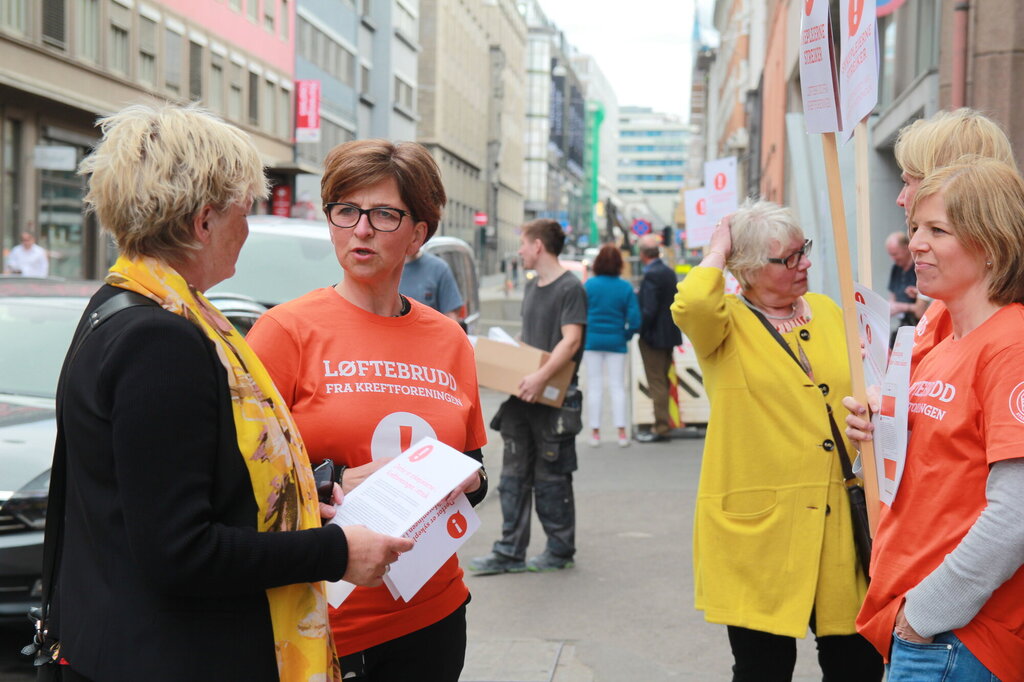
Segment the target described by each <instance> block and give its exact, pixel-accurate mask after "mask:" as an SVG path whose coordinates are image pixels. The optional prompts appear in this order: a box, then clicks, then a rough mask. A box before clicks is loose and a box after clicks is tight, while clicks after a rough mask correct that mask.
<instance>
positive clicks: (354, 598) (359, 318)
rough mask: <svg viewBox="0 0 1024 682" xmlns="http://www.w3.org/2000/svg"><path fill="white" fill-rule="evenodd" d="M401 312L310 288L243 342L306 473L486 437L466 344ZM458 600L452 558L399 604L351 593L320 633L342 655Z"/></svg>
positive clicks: (458, 335)
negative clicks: (304, 458)
mask: <svg viewBox="0 0 1024 682" xmlns="http://www.w3.org/2000/svg"><path fill="white" fill-rule="evenodd" d="M409 303H410V304H411V309H410V311H409V312H408V313H406V314H405V315H402V316H401V317H382V316H380V315H374V314H372V313H369V312H367V311H365V310H363V309H361V308H358V307H357V306H355V305H352V304H351V303H349V302H348V301H346V300H345V299H343V298H342V297H341V296H339V295H338V294H337V292H335V291H334V290H333V289H329V288H328V289H317V290H316V291H313V292H310V293H308V294H306V295H305V296H302V297H300V298H297V299H295V300H294V301H291V302H289V303H285V304H282V305H279V306H277V307H275V308H273V309H272V310H270V311H269V312H267V313H265V314H264V315H263V317H261V318H260V320H259V321H258V322H257V323H256V325H255V326H254V327H253V328H252V330H251V331H250V332H249V335H248V337H247V340H248V341H249V343H250V345H252V347H253V349H254V350H255V351H256V353H257V354H258V355H259V356H260V359H261V360H262V361H263V363H264V365H266V367H267V370H268V371H269V372H270V376H271V377H272V378H273V379H274V383H275V384H276V385H277V388H278V390H279V391H280V392H281V395H282V396H283V397H284V400H285V402H286V403H287V404H288V407H289V409H290V410H291V413H292V416H293V417H294V418H295V422H296V424H297V425H298V427H299V433H300V434H301V435H302V439H303V441H304V442H305V444H306V449H307V450H308V451H309V459H310V461H311V462H312V463H313V465H314V466H315V465H316V464H319V463H320V462H322V461H323V460H324V459H327V458H331V459H333V460H334V461H335V463H337V464H345V465H348V466H359V465H361V464H366V463H368V462H370V461H371V460H373V459H380V458H384V457H395V456H397V455H399V454H400V453H401V452H402V451H403V450H405V449H406V448H408V447H409V446H410V445H411V444H412V443H415V442H416V441H418V440H419V439H420V438H424V437H428V436H429V437H432V438H436V439H437V440H439V441H441V442H443V443H446V444H448V445H450V446H452V447H453V448H455V449H456V450H460V451H462V452H468V451H470V450H475V449H477V448H480V447H483V445H484V444H485V443H486V441H487V437H486V432H485V431H484V424H483V415H482V412H481V409H480V391H479V387H478V385H477V379H476V361H475V358H474V354H473V347H472V345H471V344H470V342H469V339H468V338H467V337H466V334H465V332H463V331H462V328H461V327H460V326H459V325H458V323H457V322H455V321H454V320H452V319H450V318H448V317H446V316H444V315H442V314H441V313H438V312H437V311H435V310H433V309H431V308H428V307H427V306H424V305H422V304H421V303H418V302H417V301H413V300H410V301H409ZM468 596H469V590H468V589H467V588H466V585H465V583H464V582H463V581H462V569H461V568H460V566H459V562H458V558H457V557H456V556H452V558H451V559H449V560H448V561H447V562H446V563H445V564H444V565H443V566H442V567H441V569H440V570H438V572H437V573H436V574H435V575H434V576H433V577H432V578H431V579H430V580H429V581H428V582H427V584H426V585H424V586H423V587H422V588H421V589H420V591H419V592H418V593H417V594H416V596H415V597H413V599H412V600H411V601H410V602H408V603H406V602H404V601H401V600H395V599H394V598H392V596H391V593H390V592H389V591H388V588H387V587H385V586H383V585H381V586H379V587H373V588H365V587H358V588H356V590H355V592H353V593H352V594H351V595H350V596H349V597H348V599H346V600H345V602H344V603H343V604H342V605H341V607H340V608H338V609H331V613H330V615H331V629H332V630H333V632H334V638H335V642H336V643H337V647H338V654H339V655H341V656H345V655H347V654H350V653H354V652H357V651H362V650H364V649H367V648H369V647H372V646H375V645H377V644H381V643H383V642H387V641H390V640H392V639H395V638H397V637H401V636H403V635H406V634H409V633H411V632H415V631H417V630H420V629H422V628H424V627H427V626H428V625H432V624H434V623H436V622H438V621H439V620H441V619H443V618H445V617H447V616H448V615H450V614H451V613H452V612H454V611H455V609H457V608H458V607H459V606H461V605H462V604H463V603H464V602H465V601H466V599H467V597H468Z"/></svg>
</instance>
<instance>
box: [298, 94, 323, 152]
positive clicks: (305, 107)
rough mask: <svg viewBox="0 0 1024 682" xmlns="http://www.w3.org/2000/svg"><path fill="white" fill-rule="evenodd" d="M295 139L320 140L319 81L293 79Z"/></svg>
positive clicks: (301, 140)
mask: <svg viewBox="0 0 1024 682" xmlns="http://www.w3.org/2000/svg"><path fill="white" fill-rule="evenodd" d="M295 141H296V142H319V141H320V81H295Z"/></svg>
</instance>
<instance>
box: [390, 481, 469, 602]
mask: <svg viewBox="0 0 1024 682" xmlns="http://www.w3.org/2000/svg"><path fill="white" fill-rule="evenodd" d="M478 528H480V517H479V516H477V515H476V511H475V510H474V509H473V505H471V504H470V503H469V500H468V499H466V496H465V495H459V497H458V498H457V499H456V500H455V503H454V504H449V502H448V500H442V501H441V502H440V503H439V504H438V505H437V506H435V507H434V508H433V509H431V510H430V511H429V512H427V513H426V514H425V515H424V516H423V518H421V519H420V520H419V521H417V522H416V525H414V526H413V527H412V528H410V529H409V531H408V532H407V533H406V534H405V537H407V538H409V539H410V540H412V541H413V542H415V543H416V545H415V546H414V547H413V548H412V550H411V551H409V552H406V553H404V554H403V555H402V556H401V557H399V558H398V561H396V562H395V563H393V564H391V569H390V570H389V571H388V573H387V575H385V576H384V582H385V584H387V586H388V589H389V590H391V594H392V595H393V596H394V595H395V594H396V593H397V596H396V597H395V598H396V599H398V598H399V597H400V598H402V599H404V600H405V601H409V600H410V599H412V598H413V597H414V596H415V595H416V593H417V592H419V590H420V588H421V587H423V586H424V585H426V584H427V581H428V580H430V578H431V576H433V575H434V574H435V573H437V570H438V569H439V568H441V566H443V565H444V563H445V562H446V561H448V559H450V558H451V556H452V555H453V554H455V552H457V551H458V550H459V547H461V546H462V544H463V543H464V542H465V541H466V540H468V539H469V537H470V536H471V535H473V533H475V532H476V531H477V529H478Z"/></svg>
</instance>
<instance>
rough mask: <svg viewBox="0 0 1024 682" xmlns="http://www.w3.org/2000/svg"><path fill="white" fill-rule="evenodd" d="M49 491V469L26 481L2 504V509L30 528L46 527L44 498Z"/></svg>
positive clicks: (41, 528)
mask: <svg viewBox="0 0 1024 682" xmlns="http://www.w3.org/2000/svg"><path fill="white" fill-rule="evenodd" d="M49 492H50V470H49V469H47V470H46V471H44V472H43V473H41V474H39V475H38V476H36V477H35V478H33V479H32V480H31V481H29V482H28V483H26V484H25V485H24V486H22V487H21V490H18V491H17V492H15V493H14V494H13V495H11V498H10V499H9V500H7V503H6V504H4V507H3V511H4V512H5V513H7V514H10V515H11V516H13V517H14V518H16V519H17V520H18V521H21V522H22V523H24V524H25V525H26V526H27V527H28V528H30V529H32V530H43V529H44V528H46V498H47V497H48V495H49Z"/></svg>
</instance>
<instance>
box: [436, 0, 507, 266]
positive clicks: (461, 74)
mask: <svg viewBox="0 0 1024 682" xmlns="http://www.w3.org/2000/svg"><path fill="white" fill-rule="evenodd" d="M420 9H421V13H422V16H421V21H420V41H421V43H422V48H423V49H422V52H421V53H420V62H419V83H420V90H419V98H418V101H419V113H420V120H419V127H418V134H417V137H418V140H419V141H420V142H421V143H422V144H423V145H425V146H426V147H427V148H428V149H429V150H430V152H431V154H433V156H434V159H435V160H436V161H437V164H438V166H439V167H440V168H441V174H442V176H443V179H444V185H445V190H446V192H447V194H448V205H447V207H446V208H445V211H444V216H443V217H442V219H441V225H440V228H439V234H446V235H451V236H455V237H459V238H460V239H463V240H465V241H467V242H468V243H470V244H472V245H473V246H474V250H475V251H476V253H477V259H478V263H479V266H480V269H481V271H482V272H494V271H496V269H497V267H498V264H499V262H500V259H501V258H503V257H504V256H505V255H506V254H508V253H509V252H514V251H515V250H516V248H517V244H516V239H517V237H516V232H515V229H516V228H517V227H518V226H519V224H520V223H521V222H522V218H523V190H522V182H523V170H522V169H523V121H524V103H523V102H524V96H525V78H524V74H523V68H522V64H523V60H524V53H525V47H526V24H525V21H524V20H523V17H522V16H521V15H520V14H519V12H518V10H517V9H516V5H515V2H514V1H513V0H493V1H492V2H487V3H466V2H462V1H461V0H422V3H421V6H420Z"/></svg>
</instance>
